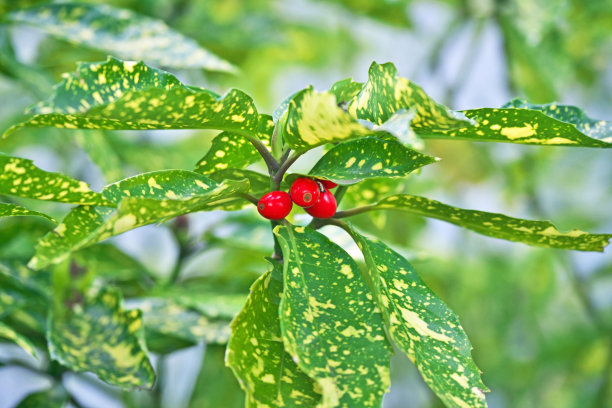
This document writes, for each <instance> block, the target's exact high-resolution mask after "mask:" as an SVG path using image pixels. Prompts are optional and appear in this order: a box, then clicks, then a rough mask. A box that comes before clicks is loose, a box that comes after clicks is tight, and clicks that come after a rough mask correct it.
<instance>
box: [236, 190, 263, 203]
mask: <svg viewBox="0 0 612 408" xmlns="http://www.w3.org/2000/svg"><path fill="white" fill-rule="evenodd" d="M236 196H237V197H240V198H244V199H245V200H247V201H248V202H250V203H251V204H254V205H257V203H258V202H259V200H258V199H257V197H255V196H253V195H251V194H249V193H237V194H236Z"/></svg>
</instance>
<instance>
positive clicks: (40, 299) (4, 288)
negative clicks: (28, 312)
mask: <svg viewBox="0 0 612 408" xmlns="http://www.w3.org/2000/svg"><path fill="white" fill-rule="evenodd" d="M5 269H6V270H5ZM46 301H47V299H46V294H45V293H41V291H40V290H39V289H38V288H37V287H33V286H32V285H28V284H26V283H25V282H24V281H22V279H20V278H18V277H17V276H15V275H13V274H12V271H11V269H9V268H5V267H4V266H3V265H2V264H0V319H1V318H3V317H5V316H6V315H9V314H10V313H12V312H13V311H15V310H18V309H23V308H25V309H34V308H46V306H47V304H46Z"/></svg>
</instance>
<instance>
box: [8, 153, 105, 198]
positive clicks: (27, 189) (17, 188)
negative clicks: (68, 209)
mask: <svg viewBox="0 0 612 408" xmlns="http://www.w3.org/2000/svg"><path fill="white" fill-rule="evenodd" d="M0 170H1V171H0V194H6V195H14V196H19V197H25V198H33V199H36V200H44V201H57V202H61V203H70V204H84V205H101V206H113V203H112V202H110V201H108V200H107V199H106V198H104V196H103V195H102V194H100V193H96V192H95V191H92V190H91V189H90V188H89V185H88V184H87V183H85V182H84V181H79V180H75V179H73V178H70V177H68V176H66V175H64V174H61V173H51V172H48V171H44V170H42V169H39V168H38V167H36V166H35V165H34V163H33V162H32V160H28V159H22V158H20V157H12V156H7V155H5V154H2V153H0Z"/></svg>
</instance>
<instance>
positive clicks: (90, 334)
mask: <svg viewBox="0 0 612 408" xmlns="http://www.w3.org/2000/svg"><path fill="white" fill-rule="evenodd" d="M122 303H123V302H122V298H121V295H120V294H119V292H117V291H115V290H112V289H109V288H104V289H101V290H100V291H99V292H97V293H89V294H86V295H85V297H84V300H82V301H74V300H71V299H62V296H60V295H59V294H56V304H55V306H54V307H53V309H52V311H51V315H50V318H49V329H48V333H47V339H48V342H49V353H50V355H51V358H53V359H54V360H57V361H58V362H60V363H61V364H62V365H64V366H65V367H68V368H70V369H71V370H73V371H77V372H83V371H91V372H93V373H94V374H96V375H97V376H98V377H100V379H101V380H103V381H105V382H107V383H109V384H113V385H117V386H119V387H121V388H123V389H133V388H136V387H147V388H151V387H152V386H153V383H154V381H155V372H154V371H153V367H152V366H151V363H150V362H149V357H148V355H147V348H146V346H145V343H144V330H143V325H142V313H141V312H140V311H139V310H129V311H126V310H124V309H123V306H122Z"/></svg>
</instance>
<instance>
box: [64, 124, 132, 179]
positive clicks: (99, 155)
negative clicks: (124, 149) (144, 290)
mask: <svg viewBox="0 0 612 408" xmlns="http://www.w3.org/2000/svg"><path fill="white" fill-rule="evenodd" d="M76 140H77V142H78V143H79V145H80V146H81V148H82V149H83V150H84V151H85V153H87V155H88V156H89V158H90V159H91V161H92V162H93V163H94V164H95V165H96V166H98V168H99V169H100V171H101V172H102V175H103V176H104V180H106V181H107V182H108V183H113V182H115V181H117V180H121V179H122V178H123V177H124V176H123V170H122V164H121V160H120V158H119V155H118V154H117V152H116V151H115V149H114V148H113V146H112V145H111V144H110V143H109V141H108V139H107V136H106V134H104V132H102V131H98V130H90V131H87V132H86V131H80V132H78V133H77V135H76Z"/></svg>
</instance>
